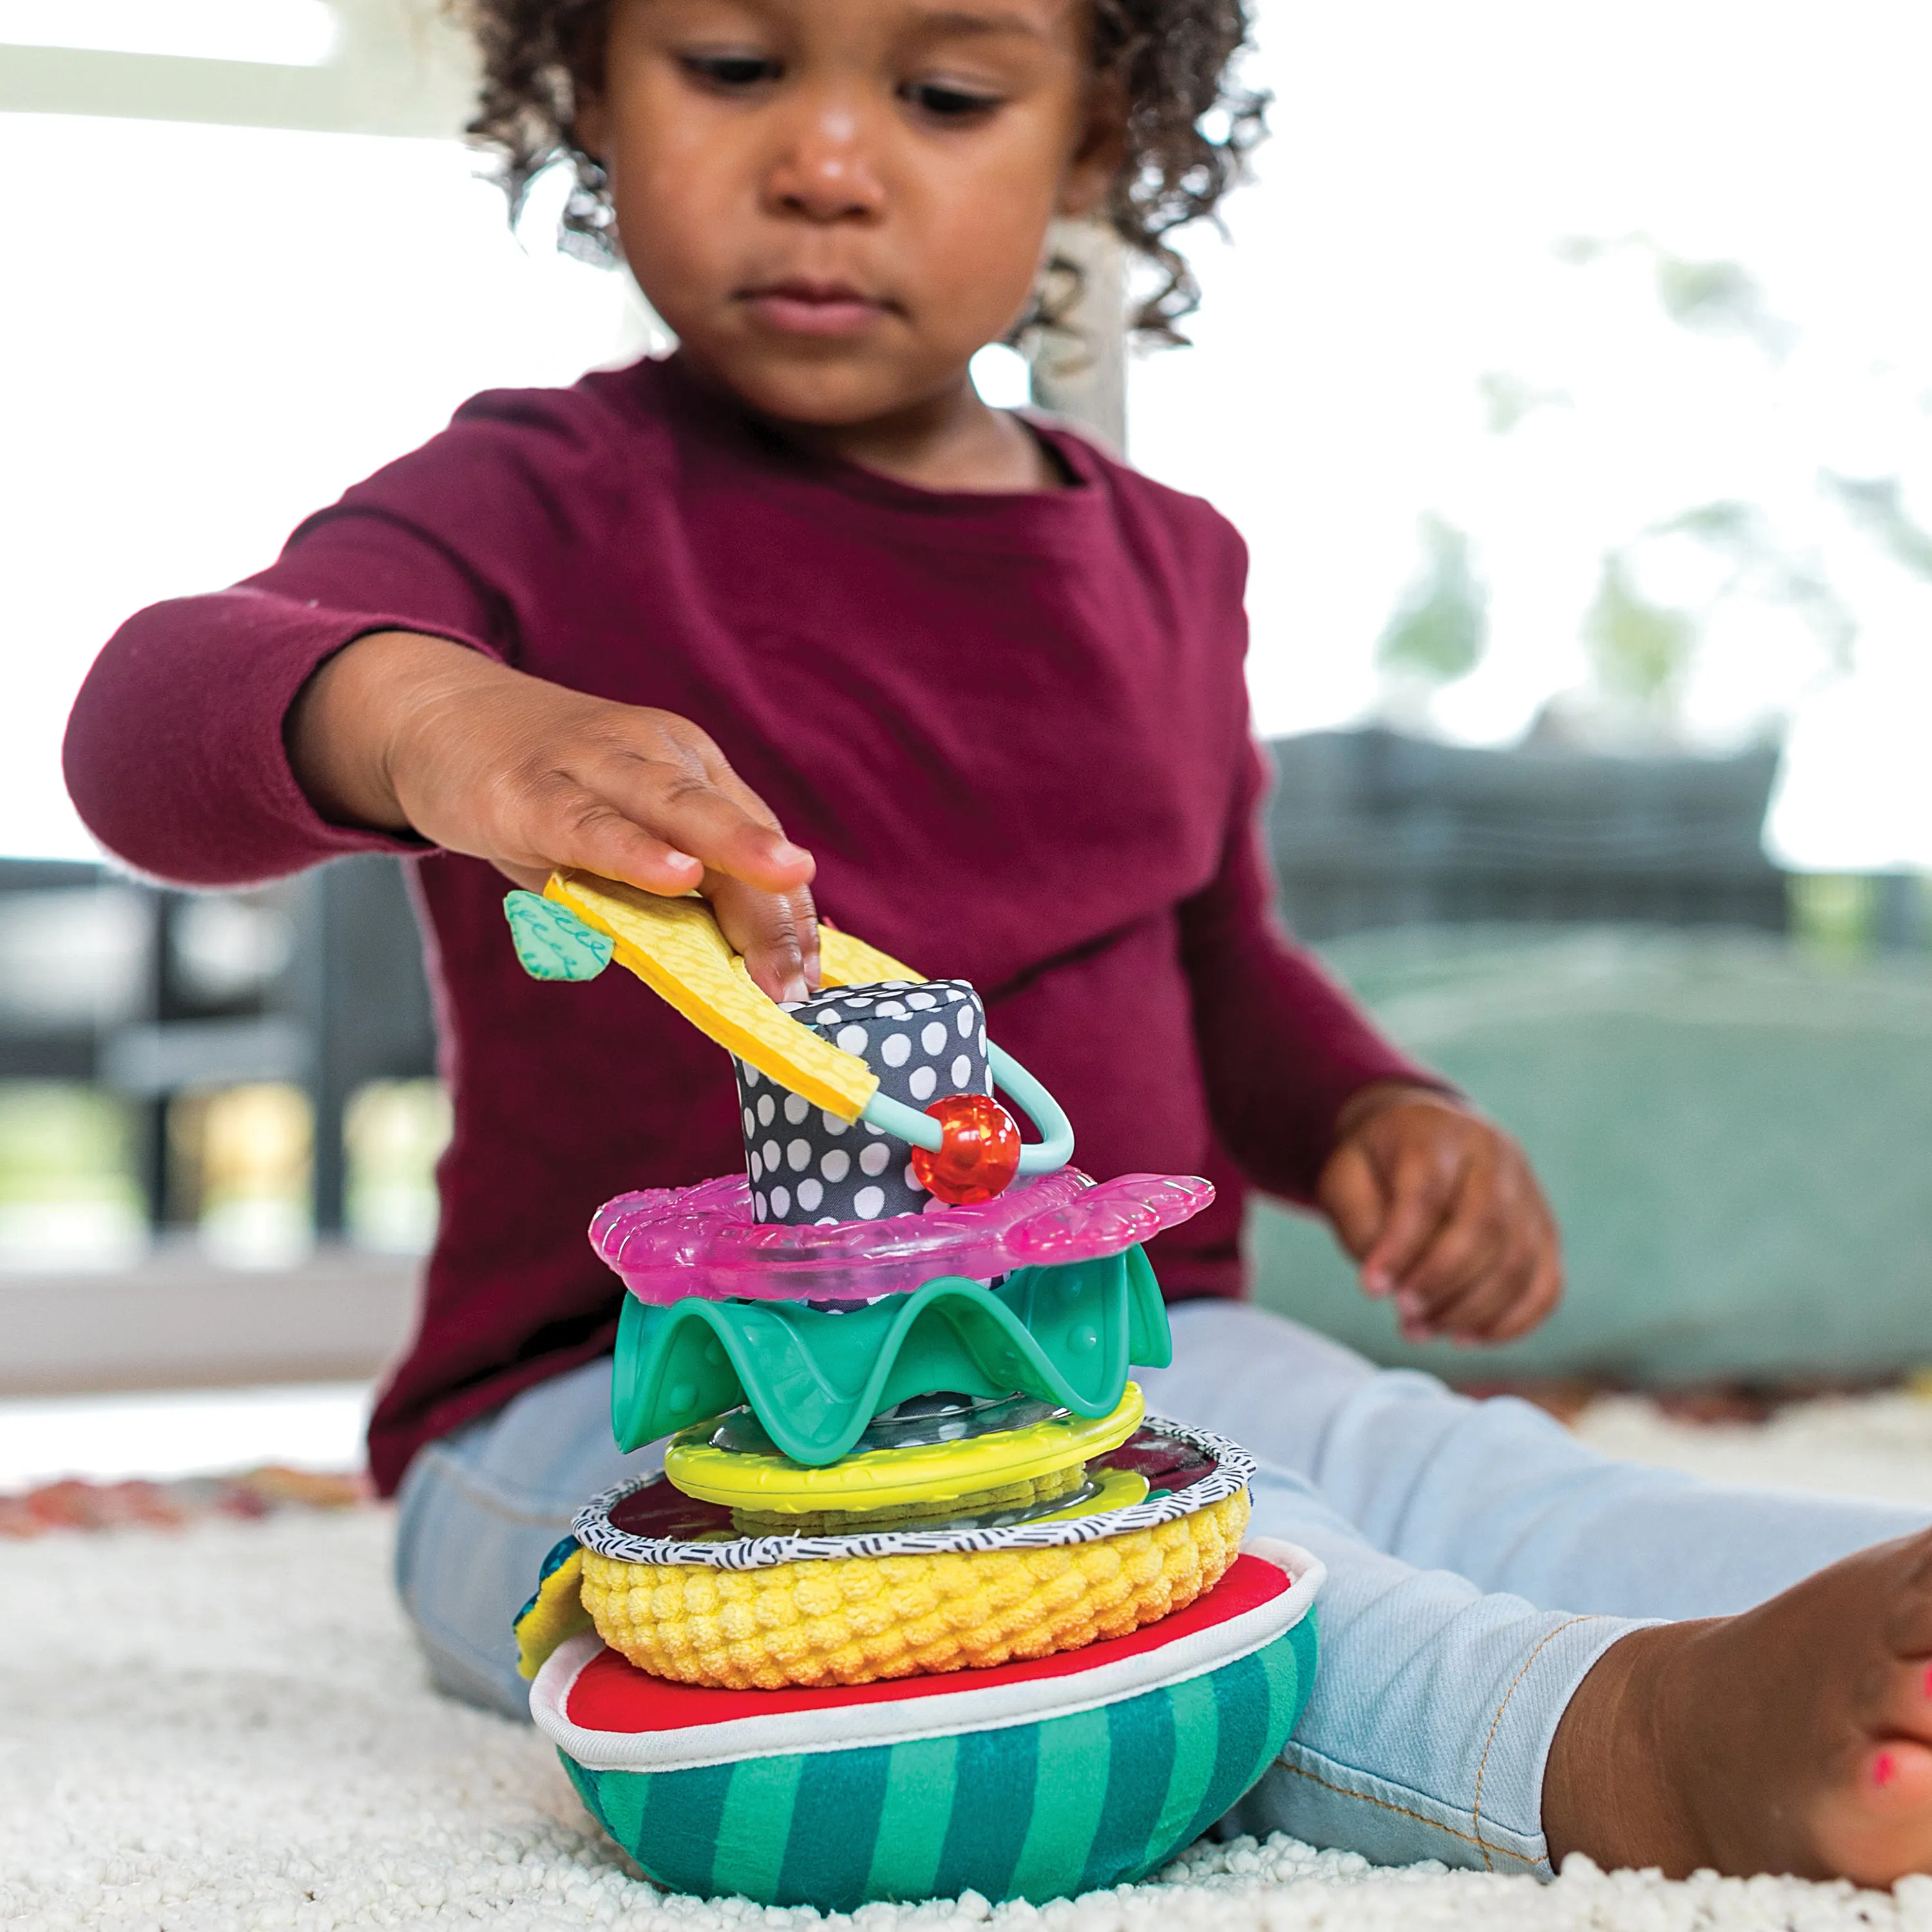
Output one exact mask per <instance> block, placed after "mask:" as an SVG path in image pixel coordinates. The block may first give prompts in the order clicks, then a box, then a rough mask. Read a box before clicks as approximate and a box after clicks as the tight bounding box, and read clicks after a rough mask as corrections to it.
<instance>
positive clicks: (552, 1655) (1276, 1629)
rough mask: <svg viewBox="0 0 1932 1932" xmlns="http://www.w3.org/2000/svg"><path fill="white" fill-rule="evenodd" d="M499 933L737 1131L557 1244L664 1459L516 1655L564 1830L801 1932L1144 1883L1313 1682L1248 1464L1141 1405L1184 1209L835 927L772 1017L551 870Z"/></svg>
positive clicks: (1164, 1353)
mask: <svg viewBox="0 0 1932 1932" xmlns="http://www.w3.org/2000/svg"><path fill="white" fill-rule="evenodd" d="M505 910H506V913H507V915H508V919H509V922H510V926H511V932H512V935H513V936H514V941H515V944H516V948H517V955H518V957H519V958H520V959H521V961H522V962H523V965H524V968H525V969H526V971H528V972H529V973H530V974H532V976H533V977H536V978H538V979H545V980H565V981H568V980H583V979H588V978H590V977H593V976H594V975H595V974H598V973H601V971H604V969H605V968H607V966H608V965H610V963H611V962H612V961H613V960H615V961H616V962H618V963H619V964H621V965H623V966H625V967H626V968H628V969H629V970H630V971H631V972H633V973H634V974H636V975H637V977H639V978H640V979H641V980H643V981H644V982H645V983H646V985H648V986H650V987H651V988H652V989H653V990H655V992H658V994H660V995H662V997H663V998H664V999H665V1000H667V1001H669V1002H670V1004H671V1005H672V1006H673V1007H675V1008H676V1010H677V1011H678V1012H679V1013H682V1014H683V1015H684V1016H685V1018H686V1019H689V1020H690V1021H691V1022H692V1023H693V1024H694V1025H696V1026H697V1027H698V1028H700V1030H701V1031H703V1032H704V1033H705V1034H707V1035H708V1036H709V1037H710V1038H711V1039H712V1040H715V1041H716V1042H717V1043H718V1044H719V1045H721V1046H724V1048H726V1049H727V1050H728V1051H729V1052H730V1054H731V1055H733V1057H734V1058H735V1061H736V1083H737V1101H738V1112H739V1118H740V1120H741V1123H742V1128H743V1133H744V1151H745V1169H744V1172H743V1173H742V1175H730V1176H721V1177H719V1178H716V1179H713V1180H710V1181H702V1182H700V1183H699V1184H697V1185H696V1186H694V1187H658V1188H651V1189H646V1190H641V1191H640V1192H637V1193H630V1194H625V1195H620V1196H619V1197H618V1198H617V1199H615V1200H613V1201H610V1202H606V1203H605V1204H604V1206H603V1207H602V1208H599V1209H598V1211H597V1214H596V1217H595V1219H594V1220H593V1221H592V1224H591V1227H590V1231H589V1232H590V1241H591V1246H592V1249H593V1250H594V1251H595V1253H596V1254H597V1255H598V1256H599V1257H600V1259H601V1260H602V1261H603V1262H605V1263H606V1264H607V1265H608V1266H609V1267H610V1269H611V1270H612V1271H613V1273H614V1274H615V1275H616V1277H617V1278H618V1279H619V1280H621V1282H622V1284H623V1287H624V1289H625V1293H624V1295H623V1296H622V1308H621V1312H620V1313H619V1317H618V1321H617V1329H616V1348H615V1353H614V1355H613V1361H612V1364H611V1429H612V1433H613V1436H614V1438H615V1439H616V1442H617V1444H618V1446H619V1448H621V1449H622V1450H624V1451H634V1450H638V1449H641V1448H643V1447H644V1445H646V1444H648V1443H651V1442H659V1441H664V1442H665V1448H664V1459H663V1471H662V1473H661V1474H660V1475H643V1476H639V1477H637V1478H634V1479H633V1480H632V1481H628V1482H626V1483H623V1484H619V1486H618V1487H616V1488H614V1489H613V1490H609V1491H607V1493H605V1494H604V1495H602V1496H598V1497H596V1498H595V1499H593V1500H592V1502H589V1503H587V1504H586V1505H585V1506H584V1507H583V1509H581V1510H580V1511H579V1512H578V1513H577V1517H576V1519H575V1520H574V1522H573V1523H572V1525H571V1535H570V1536H569V1537H568V1538H565V1540H564V1541H562V1542H561V1543H559V1544H558V1545H557V1546H556V1548H555V1549H554V1550H552V1552H551V1553H550V1556H549V1558H548V1559H547V1561H546V1562H545V1563H544V1566H543V1569H542V1572H541V1575H540V1577H538V1583H537V1590H536V1594H535V1595H534V1596H533V1597H532V1598H531V1599H530V1601H529V1603H528V1604H526V1605H525V1606H524V1607H523V1610H522V1611H521V1612H520V1613H519V1615H518V1616H517V1619H516V1623H515V1631H516V1637H517V1650H518V1655H519V1661H520V1667H521V1668H522V1670H523V1674H524V1676H526V1677H528V1678H529V1679H532V1690H531V1697H530V1709H531V1712H532V1716H533V1717H534V1718H535V1721H536V1722H537V1724H538V1725H539V1726H540V1727H541V1728H542V1730H544V1733H545V1734H546V1735H547V1736H548V1737H550V1739H551V1740H552V1741H553V1742H554V1743H555V1744H556V1748H557V1749H558V1751H559V1754H560V1755H561V1756H562V1759H563V1761H564V1765H565V1769H566V1770H567V1771H568V1773H569V1775H570V1776H571V1779H572V1781H573V1782H574V1784H575V1785H576V1787H577V1790H578V1792H579V1793H580V1795H581V1796H582V1797H583V1802H584V1803H585V1804H586V1806H588V1807H589V1809H590V1811H592V1814H594V1815H595V1817H597V1819H598V1820H599V1821H600V1822H601V1823H602V1824H603V1825H604V1826H605V1828H606V1829H607V1830H608V1831H609V1832H610V1834H611V1835H612V1836H613V1838H616V1840H617V1841H618V1842H619V1843H620V1844H621V1845H622V1846H624V1848H625V1849H626V1850H627V1851H628V1852H629V1853H630V1854H631V1856H632V1857H633V1858H635V1859H636V1861H637V1863H638V1864H639V1865H640V1867H642V1869H643V1871H644V1872H645V1873H646V1876H649V1877H650V1878H651V1879H653V1880H654V1881H655V1882H657V1883H658V1884H659V1885H662V1886H664V1887H666V1888H672V1889H676V1888H682V1889H685V1890H695V1891H707V1892H716V1891H735V1892H738V1893H740V1894H743V1895H744V1896H745V1897H748V1898H750V1899H751V1900H756V1901H757V1902H760V1903H766V1904H787V1905H789V1904H799V1905H807V1906H812V1907H814V1908H815V1909H817V1910H818V1911H820V1912H830V1911H840V1912H850V1911H852V1910H853V1909H856V1907H857V1906H860V1905H862V1904H863V1903H865V1902H866V1901H867V1900H873V1899H892V1900H917V1899H922V1898H927V1897H938V1896H941V1895H944V1894H949V1893H950V1894H956V1893H959V1892H961V1891H966V1890H971V1891H977V1892H978V1893H980V1894H982V1895H983V1897H986V1898H987V1899H989V1900H997V1899H1005V1898H1028V1899H1032V1900H1037V1901H1041V1902H1044V1901H1046V1900H1050V1899H1052V1898H1055V1897H1061V1896H1064V1895H1067V1894H1070V1893H1072V1892H1074V1891H1079V1890H1082V1889H1088V1888H1094V1887H1096V1886H1102V1885H1115V1884H1118V1883H1121V1882H1123V1881H1125V1880H1128V1879H1138V1878H1141V1877H1143V1876H1146V1875H1147V1874H1148V1873H1149V1872H1151V1871H1152V1870H1155V1869H1157V1867H1159V1865H1160V1864H1161V1863H1163V1861H1165V1860H1166V1859H1167V1858H1169V1857H1171V1856H1172V1855H1173V1853H1174V1852H1176V1851H1177V1850H1178V1849H1180V1848H1181V1846H1184V1845H1185V1844H1186V1843H1187V1842H1188V1841H1190V1839H1191V1838H1193V1837H1195V1836H1196V1835H1198V1834H1199V1832H1202V1831H1203V1830H1205V1829H1206V1828H1207V1827H1208V1826H1210V1825H1211V1824H1212V1823H1214V1820H1216V1819H1217V1818H1218V1817H1220V1816H1221V1815H1222V1814H1223V1812H1225V1811H1226V1810H1227V1809H1228V1808H1229V1807H1230V1806H1232V1805H1233V1804H1234V1803H1235V1801H1236V1800H1237V1799H1239V1798H1240V1797H1241V1795H1242V1794H1243V1793H1244V1792H1245V1791H1247V1790H1248V1788H1249V1787H1250V1786H1251V1785H1252V1784H1253V1783H1254V1782H1255V1781H1256V1779H1257V1778H1260V1777H1261V1776H1262V1775H1263V1774H1264V1773H1265V1771H1266V1770H1267V1769H1268V1766H1269V1765H1270V1764H1271V1763H1272V1762H1273V1760H1274V1757H1275V1754H1277V1752H1278V1751H1280V1748H1281V1746H1282V1745H1283V1742H1284V1741H1285V1739H1286V1737H1287V1736H1288V1733H1289V1730H1290V1729H1291V1728H1292V1726H1293V1724H1294V1723H1295V1719H1296V1718H1297V1717H1298V1715H1299V1713H1300V1712H1301V1707H1302V1706H1303V1704H1304V1702H1305V1701H1306V1700H1307V1696H1308V1692H1309V1687H1310V1680H1311V1678H1312V1676H1313V1671H1314V1668H1315V1662H1316V1624H1315V1616H1314V1613H1313V1599H1314V1596H1315V1592H1316V1590H1317V1589H1319V1586H1320V1583H1321V1580H1322V1568H1321V1565H1319V1563H1317V1562H1316V1561H1315V1560H1314V1559H1313V1558H1312V1557H1310V1556H1307V1554H1306V1553H1305V1552H1303V1551H1300V1550H1295V1549H1293V1548H1292V1547H1290V1546H1289V1545H1286V1544H1269V1543H1267V1542H1265V1541H1257V1542H1256V1544H1254V1545H1253V1546H1252V1547H1251V1548H1250V1549H1249V1550H1247V1551H1246V1552H1244V1549H1243V1544H1242V1538H1243V1536H1244V1533H1245V1532H1246V1530H1247V1525H1248V1520H1249V1511H1250V1502H1249V1493H1248V1486H1249V1483H1250V1480H1251V1478H1253V1475H1254V1473H1255V1469H1256V1465H1255V1462H1254V1460H1253V1457H1250V1456H1249V1455H1248V1454H1247V1453H1246V1451H1244V1450H1242V1449H1241V1448H1238V1446H1237V1445H1235V1444H1234V1443H1232V1442H1229V1441H1227V1440H1226V1439H1225V1438H1224V1437H1222V1436H1217V1435H1214V1434H1213V1433H1210V1432H1209V1431H1207V1430H1201V1429H1197V1428H1193V1427H1189V1426H1187V1425H1185V1424H1181V1423H1178V1422H1170V1421H1163V1420H1161V1419H1160V1418H1157V1417H1154V1416H1150V1415H1147V1414H1145V1403H1144V1401H1143V1399H1142V1394H1141V1390H1140V1387H1139V1384H1138V1383H1136V1382H1134V1381H1133V1380H1132V1379H1130V1370H1131V1369H1132V1368H1133V1367H1136V1366H1139V1367H1151V1368H1160V1367H1165V1366H1166V1364H1167V1362H1168V1361H1169V1358H1170V1356H1171V1355H1172V1338H1171V1337H1170V1334H1169V1328H1168V1322H1167V1311H1166V1303H1165V1301H1163V1298H1162V1295H1161V1291H1160V1283H1159V1282H1158V1281H1157V1280H1156V1278H1155V1275H1154V1268H1153V1266H1152V1265H1151V1263H1150V1262H1149V1261H1148V1257H1147V1256H1146V1254H1145V1253H1144V1252H1143V1250H1142V1244H1143V1243H1144V1242H1145V1241H1148V1240H1149V1239H1151V1238H1152V1237H1153V1236H1154V1235H1157V1234H1159V1233H1160V1232H1161V1231H1162V1230H1163V1229H1166V1228H1169V1227H1172V1226H1176V1225H1177V1224H1178V1223H1181V1222H1184V1221H1185V1220H1187V1219H1188V1218H1189V1217H1190V1216H1191V1215H1193V1214H1198V1213H1199V1211H1201V1210H1202V1208H1205V1206H1206V1205H1208V1202H1211V1200H1212V1199H1214V1189H1213V1188H1212V1187H1211V1186H1210V1185H1209V1184H1208V1183H1207V1182H1206V1181H1202V1180H1199V1179H1198V1178H1194V1177H1192V1176H1189V1175H1150V1174H1130V1175H1116V1176H1115V1177H1114V1178H1112V1179H1109V1180H1106V1181H1101V1182H1100V1183H1099V1184H1096V1183H1095V1182H1094V1181H1091V1180H1090V1179H1088V1177H1087V1176H1086V1175H1084V1174H1082V1173H1080V1172H1079V1171H1078V1170H1077V1169H1075V1168H1073V1166H1070V1165H1069V1163H1070V1160H1071V1157H1072V1155H1073V1129H1072V1127H1071V1126H1070V1124H1069V1123H1068V1121H1067V1118H1066V1116H1065V1115H1064V1113H1063V1112H1061V1109H1060V1108H1059V1106H1058V1104H1057V1103H1055V1100H1054V1099H1053V1097H1052V1094H1049V1092H1048V1091H1047V1090H1046V1088H1045V1087H1044V1086H1043V1085H1042V1084H1041V1083H1040V1082H1039V1081H1037V1080H1036V1079H1034V1077H1033V1076H1032V1075H1031V1074H1030V1073H1028V1072H1027V1070H1025V1068H1024V1067H1021V1066H1019V1064H1017V1063H1016V1062H1015V1061H1014V1060H1013V1058H1012V1057H1011V1055H1008V1054H1006V1053H1004V1052H1001V1049H999V1048H998V1046H995V1045H994V1044H993V1043H992V1041H991V1040H989V1038H988V1037H987V1031H986V1013H985V1009H984V1007H983V1004H982V1003H981V1001H980V997H979V995H978V994H977V992H975V990H974V988H973V987H972V986H971V984H970V983H968V981H966V980H922V979H921V978H920V977H919V975H917V974H915V973H913V971H911V970H910V968H907V967H906V966H904V965H901V964H900V963H899V962H898V961H896V960H895V959H891V958H889V956H886V955H885V954H883V953H879V952H877V951H876V950H874V949H873V948H872V947H868V946H866V945H865V944H863V943H862V941H859V940H856V939H854V938H851V937H850V935H847V934H844V933H841V932H835V931H834V930H832V929H829V928H828V929H823V933H822V951H821V959H822V962H823V982H824V986H825V989H826V990H824V991H823V992H820V994H818V995H815V996H814V998H811V999H809V1000H806V1001H801V1002H799V1003H797V1004H794V1005H792V1006H789V1007H779V1006H778V1005H777V1004H775V1003H774V1002H772V1001H770V1000H769V999H767V998H766V997H765V996H764V995H763V993H762V992H760V991H759V990H758V989H757V987H756V986H754V985H753V984H752V983H751V980H750V978H749V977H748V974H746V973H745V968H744V962H742V960H741V959H738V958H737V957H736V956H734V955H733V953H732V952H731V950H730V947H729V946H728V944H727V943H726V941H725V940H724V936H723V935H722V934H721V932H719V930H718V926H717V922H716V921H715V919H714V918H713V917H712V913H711V910H710V907H709V905H708V904H706V902H705V901H703V900H702V899H700V898H696V897H689V898H676V899H665V898H655V897H653V896H652V895H651V894H649V893H648V892H639V891H637V889H634V888H633V887H631V886H624V885H619V884H616V883H612V882H611V881H610V880H601V879H595V878H592V877H589V876H588V875H586V874H582V873H574V872H571V873H559V874H556V875H555V876H553V877H552V878H551V880H550V883H549V884H548V886H547V888H546V889H545V891H544V894H543V895H541V896H539V895H536V894H534V893H529V892H513V893H511V895H510V896H509V898H508V901H506V905H505ZM996 1086H997V1087H998V1088H1001V1089H1003V1090H1004V1092H1005V1093H1006V1094H1007V1095H1008V1096H1009V1097H1010V1098H1011V1099H1012V1100H1013V1102H1014V1103H1015V1104H1016V1106H1019V1108H1020V1109H1022V1111H1023V1112H1025V1114H1027V1115H1028V1116H1030V1117H1031V1119H1032V1121H1033V1122H1034V1126H1035V1127H1036V1128H1037V1130H1039V1133H1040V1139H1039V1140H1038V1141H1037V1142H1033V1143H1031V1144H1030V1145H1028V1144H1025V1143H1023V1142H1022V1140H1021V1138H1020V1133H1019V1127H1018V1126H1017V1125H1016V1123H1015V1122H1014V1121H1013V1117H1012V1116H1011V1115H1009V1114H1008V1113H1007V1112H1006V1111H1005V1109H1004V1108H1002V1107H1001V1106H1000V1105H999V1104H998V1102H997V1101H996V1100H995V1099H994V1097H993V1094H994V1090H995V1087H996Z"/></svg>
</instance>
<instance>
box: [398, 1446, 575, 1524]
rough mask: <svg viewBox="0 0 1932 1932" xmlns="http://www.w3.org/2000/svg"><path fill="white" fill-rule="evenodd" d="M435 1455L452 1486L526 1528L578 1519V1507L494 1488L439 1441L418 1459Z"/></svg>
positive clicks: (489, 1509)
mask: <svg viewBox="0 0 1932 1932" xmlns="http://www.w3.org/2000/svg"><path fill="white" fill-rule="evenodd" d="M432 1458H433V1459H434V1461H435V1463H436V1464H437V1469H438V1471H439V1473H440V1475H441V1476H442V1478H443V1481H445V1482H446V1483H448V1484H450V1485H451V1487H452V1488H455V1489H458V1490H461V1491H462V1492H463V1495H464V1496H466V1497H467V1498H468V1499H469V1501H470V1502H472V1503H475V1505H477V1506H478V1508H483V1509H487V1510H488V1511H490V1513H491V1514H493V1515H495V1516H496V1517H500V1518H501V1519H502V1520H504V1521H505V1522H507V1523H515V1524H517V1525H518V1526H520V1527H522V1528H523V1529H563V1530H566V1531H567V1530H568V1529H569V1528H570V1526H571V1523H573V1522H574V1521H575V1520H576V1517H577V1511H576V1509H573V1508H571V1507H570V1506H569V1505H568V1504H561V1503H560V1504H557V1505H553V1506H552V1507H551V1508H544V1506H543V1505H541V1503H540V1502H538V1499H536V1498H535V1497H529V1498H527V1499H515V1498H512V1497H511V1496H508V1495H506V1494H505V1493H504V1492H503V1491H502V1490H497V1489H494V1488H492V1487H490V1485H489V1484H487V1482H486V1481H484V1479H483V1478H480V1477H478V1476H477V1475H475V1474H474V1473H473V1472H472V1471H471V1470H469V1469H468V1468H466V1466H464V1465H463V1463H460V1461H458V1459H457V1458H456V1457H454V1456H452V1455H451V1454H449V1452H448V1451H446V1450H445V1449H444V1448H443V1445H441V1444H440V1442H432V1443H431V1445H429V1446H428V1448H426V1449H425V1450H424V1451H422V1457H421V1458H420V1459H419V1460H425V1461H427V1460H431V1459H432ZM579 1507H581V1505H579Z"/></svg>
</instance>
